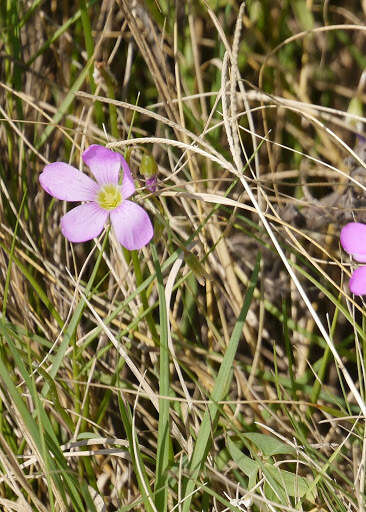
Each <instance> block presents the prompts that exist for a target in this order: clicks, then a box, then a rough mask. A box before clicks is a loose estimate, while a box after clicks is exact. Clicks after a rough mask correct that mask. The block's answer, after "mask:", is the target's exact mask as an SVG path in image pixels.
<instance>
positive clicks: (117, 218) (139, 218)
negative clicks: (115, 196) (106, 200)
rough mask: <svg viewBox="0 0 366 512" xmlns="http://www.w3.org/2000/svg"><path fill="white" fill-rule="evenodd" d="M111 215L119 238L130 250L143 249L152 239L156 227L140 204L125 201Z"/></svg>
mask: <svg viewBox="0 0 366 512" xmlns="http://www.w3.org/2000/svg"><path fill="white" fill-rule="evenodd" d="M110 215H111V221H112V226H113V229H114V231H115V234H116V236H117V239H118V240H119V242H121V244H122V245H123V247H126V249H128V250H129V251H132V250H134V249H141V247H144V245H146V244H148V243H149V242H150V240H151V239H152V236H153V234H154V229H153V227H152V224H151V221H150V218H149V216H148V214H147V213H146V212H145V210H144V209H143V208H141V206H139V205H138V204H135V203H132V202H131V201H123V202H122V204H121V206H119V207H118V208H116V209H115V210H113V211H111V213H110Z"/></svg>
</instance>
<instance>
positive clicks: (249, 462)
mask: <svg viewBox="0 0 366 512" xmlns="http://www.w3.org/2000/svg"><path fill="white" fill-rule="evenodd" d="M227 447H228V450H229V452H230V455H231V457H232V459H233V461H234V462H235V463H236V464H237V465H238V466H239V468H240V469H241V470H242V472H243V473H244V474H245V475H246V476H247V477H248V478H249V483H248V489H251V488H252V487H254V486H255V484H256V481H257V474H258V470H259V464H258V462H256V461H255V460H253V459H250V458H249V457H248V456H247V455H245V454H244V453H242V451H241V450H240V448H238V447H237V445H236V444H235V443H234V442H233V441H232V440H231V439H228V440H227Z"/></svg>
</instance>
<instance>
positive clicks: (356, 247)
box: [340, 222, 366, 295]
mask: <svg viewBox="0 0 366 512" xmlns="http://www.w3.org/2000/svg"><path fill="white" fill-rule="evenodd" d="M340 241H341V245H342V247H343V249H344V250H345V251H346V252H348V254H350V255H351V256H353V258H354V259H355V260H356V261H358V262H360V263H366V224H362V223H361V222H350V223H348V224H346V225H345V226H344V227H343V228H342V230H341V235H340ZM349 288H350V290H351V292H352V293H354V294H355V295H366V266H360V267H358V268H356V270H354V272H353V273H352V276H351V279H350V281H349Z"/></svg>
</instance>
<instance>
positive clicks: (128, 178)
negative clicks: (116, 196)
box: [119, 155, 135, 199]
mask: <svg viewBox="0 0 366 512" xmlns="http://www.w3.org/2000/svg"><path fill="white" fill-rule="evenodd" d="M119 156H120V158H121V164H122V169H123V180H122V197H123V199H127V198H129V197H130V196H132V194H133V193H134V192H135V184H134V182H133V178H132V174H131V171H130V168H129V167H128V163H127V162H126V160H125V159H124V158H123V156H122V155H119Z"/></svg>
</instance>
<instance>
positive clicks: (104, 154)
mask: <svg viewBox="0 0 366 512" xmlns="http://www.w3.org/2000/svg"><path fill="white" fill-rule="evenodd" d="M83 160H84V162H85V163H86V165H88V166H89V167H90V169H91V171H92V173H93V174H94V176H95V179H96V180H97V182H98V183H99V184H100V185H105V184H113V185H117V184H118V175H119V170H120V168H121V164H122V162H121V155H120V154H119V153H115V152H114V151H111V150H110V149H107V148H105V147H104V146H99V145H98V144H93V145H91V146H89V147H88V149H87V150H86V151H84V153H83Z"/></svg>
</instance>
